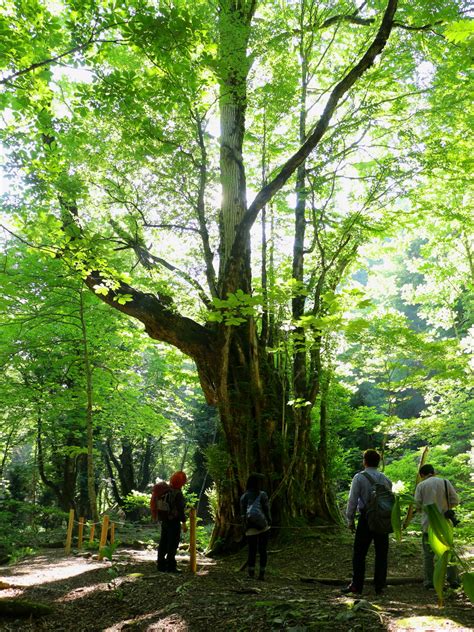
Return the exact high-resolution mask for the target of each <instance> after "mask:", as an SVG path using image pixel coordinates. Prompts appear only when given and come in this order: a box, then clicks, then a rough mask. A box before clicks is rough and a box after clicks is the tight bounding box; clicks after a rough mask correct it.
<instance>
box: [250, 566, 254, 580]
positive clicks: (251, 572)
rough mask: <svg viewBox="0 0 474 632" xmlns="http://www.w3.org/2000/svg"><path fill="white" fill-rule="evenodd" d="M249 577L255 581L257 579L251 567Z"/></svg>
mask: <svg viewBox="0 0 474 632" xmlns="http://www.w3.org/2000/svg"><path fill="white" fill-rule="evenodd" d="M249 577H250V579H253V578H254V577H255V569H254V568H250V567H249Z"/></svg>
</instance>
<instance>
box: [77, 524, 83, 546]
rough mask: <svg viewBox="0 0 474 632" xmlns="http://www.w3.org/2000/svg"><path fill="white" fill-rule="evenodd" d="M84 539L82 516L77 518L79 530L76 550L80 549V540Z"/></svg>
mask: <svg viewBox="0 0 474 632" xmlns="http://www.w3.org/2000/svg"><path fill="white" fill-rule="evenodd" d="M83 537H84V516H82V517H81V518H79V530H78V532H77V548H78V549H82V539H83Z"/></svg>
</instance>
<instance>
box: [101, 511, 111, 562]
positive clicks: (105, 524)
mask: <svg viewBox="0 0 474 632" xmlns="http://www.w3.org/2000/svg"><path fill="white" fill-rule="evenodd" d="M108 531H109V516H104V520H103V522H102V531H101V532H100V542H99V560H101V559H102V558H103V557H104V556H103V555H102V549H103V547H104V546H105V545H106V543H107V533H108Z"/></svg>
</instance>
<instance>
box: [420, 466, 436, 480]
mask: <svg viewBox="0 0 474 632" xmlns="http://www.w3.org/2000/svg"><path fill="white" fill-rule="evenodd" d="M419 473H420V476H421V478H428V476H434V474H435V470H434V467H433V466H432V465H431V463H426V465H422V466H421V467H420V472H419Z"/></svg>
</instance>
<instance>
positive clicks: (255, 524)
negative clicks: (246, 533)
mask: <svg viewBox="0 0 474 632" xmlns="http://www.w3.org/2000/svg"><path fill="white" fill-rule="evenodd" d="M245 518H246V523H247V527H249V528H252V529H258V530H259V531H260V530H262V529H265V528H266V527H268V520H267V518H266V516H265V514H264V513H263V509H262V501H261V492H260V494H259V495H258V496H257V498H255V500H254V501H253V502H252V503H250V504H249V505H248V506H247V512H246V515H245Z"/></svg>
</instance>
